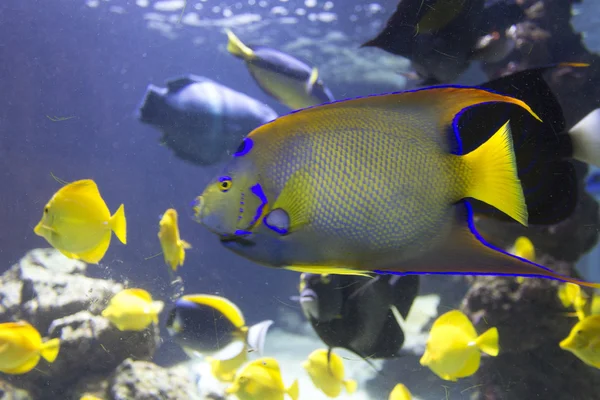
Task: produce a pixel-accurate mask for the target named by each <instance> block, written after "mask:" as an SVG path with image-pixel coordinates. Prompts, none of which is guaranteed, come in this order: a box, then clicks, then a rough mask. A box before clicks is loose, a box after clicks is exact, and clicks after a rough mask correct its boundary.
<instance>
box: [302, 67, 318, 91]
mask: <svg viewBox="0 0 600 400" xmlns="http://www.w3.org/2000/svg"><path fill="white" fill-rule="evenodd" d="M318 79H319V69H318V68H317V67H313V69H312V70H311V71H310V76H309V78H308V81H307V82H306V87H305V90H306V94H310V93H311V92H312V88H313V86H314V85H315V83H317V80H318Z"/></svg>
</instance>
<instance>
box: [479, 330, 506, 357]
mask: <svg viewBox="0 0 600 400" xmlns="http://www.w3.org/2000/svg"><path fill="white" fill-rule="evenodd" d="M475 344H476V345H477V347H478V348H479V350H481V351H483V352H484V353H485V354H489V355H490V356H493V357H496V356H497V355H498V353H499V352H500V349H499V347H498V329H496V328H490V329H488V330H487V331H485V332H484V333H482V334H481V336H479V337H478V338H477V339H475Z"/></svg>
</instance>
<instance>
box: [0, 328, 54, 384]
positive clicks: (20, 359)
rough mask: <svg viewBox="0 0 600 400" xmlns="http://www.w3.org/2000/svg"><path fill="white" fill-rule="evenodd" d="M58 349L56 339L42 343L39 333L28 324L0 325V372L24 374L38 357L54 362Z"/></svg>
mask: <svg viewBox="0 0 600 400" xmlns="http://www.w3.org/2000/svg"><path fill="white" fill-rule="evenodd" d="M59 349H60V341H59V340H58V339H50V340H48V341H47V342H42V336H41V335H40V333H39V332H38V331H37V330H36V329H35V328H34V327H33V326H32V325H31V324H29V323H28V322H25V321H19V322H6V323H3V324H0V372H4V373H5V374H24V373H26V372H29V371H31V370H32V369H33V368H35V366H36V365H37V364H38V362H39V361H40V357H43V358H44V359H45V360H46V361H48V362H50V363H52V362H54V360H56V357H57V356H58V351H59Z"/></svg>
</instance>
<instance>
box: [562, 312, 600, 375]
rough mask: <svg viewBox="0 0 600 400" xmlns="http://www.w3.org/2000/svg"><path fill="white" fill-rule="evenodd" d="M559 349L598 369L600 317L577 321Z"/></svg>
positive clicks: (599, 362) (594, 316) (599, 366)
mask: <svg viewBox="0 0 600 400" xmlns="http://www.w3.org/2000/svg"><path fill="white" fill-rule="evenodd" d="M560 348H561V349H563V350H567V351H570V352H571V353H573V354H575V355H576V356H577V358H579V359H580V360H581V361H583V362H584V363H586V364H587V365H590V366H592V367H596V368H600V315H592V316H589V317H586V318H584V319H583V320H582V321H579V322H578V323H577V324H575V326H574V327H573V329H571V333H569V336H567V337H566V339H564V340H563V341H562V342H560Z"/></svg>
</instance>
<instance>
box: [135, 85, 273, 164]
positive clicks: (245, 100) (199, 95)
mask: <svg viewBox="0 0 600 400" xmlns="http://www.w3.org/2000/svg"><path fill="white" fill-rule="evenodd" d="M138 118H139V119H140V121H142V122H144V123H146V124H149V125H152V126H154V127H156V128H157V129H159V130H160V131H161V132H162V133H163V136H162V139H161V141H162V142H163V143H164V144H165V145H166V146H168V147H169V148H171V149H172V150H173V151H174V152H175V155H176V156H177V157H179V158H181V159H182V160H185V161H189V162H192V163H194V164H198V165H203V166H204V165H211V164H215V163H217V162H219V161H222V160H223V158H224V156H225V155H226V154H228V153H230V152H232V151H233V150H235V148H236V146H237V145H238V144H239V141H240V140H241V139H242V138H243V137H244V136H245V135H247V134H248V132H250V131H251V130H252V129H254V128H256V127H257V126H259V125H261V124H264V123H266V122H268V121H271V120H273V119H275V118H277V113H276V112H275V111H273V109H272V108H271V107H269V106H267V105H266V104H264V103H261V102H260V101H258V100H255V99H253V98H252V97H249V96H247V95H245V94H243V93H241V92H238V91H235V90H233V89H231V88H228V87H227V86H223V85H221V84H219V83H217V82H215V81H212V80H210V79H208V78H204V77H200V76H194V75H188V76H185V77H181V78H175V79H172V80H169V81H167V87H166V88H161V87H157V86H154V85H148V89H147V90H146V95H145V97H144V101H143V103H142V105H141V106H140V109H139V115H138Z"/></svg>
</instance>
